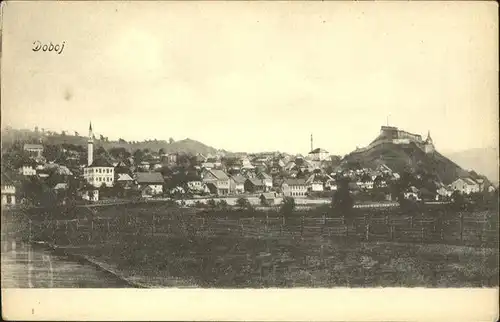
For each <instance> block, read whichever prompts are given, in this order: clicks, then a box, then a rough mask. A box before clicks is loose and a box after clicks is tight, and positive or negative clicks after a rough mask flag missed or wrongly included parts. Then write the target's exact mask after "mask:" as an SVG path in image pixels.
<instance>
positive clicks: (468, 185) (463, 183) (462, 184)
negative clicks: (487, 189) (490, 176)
mask: <svg viewBox="0 0 500 322" xmlns="http://www.w3.org/2000/svg"><path fill="white" fill-rule="evenodd" d="M450 188H451V189H453V190H454V191H459V192H461V193H463V194H470V193H473V192H479V188H480V187H479V184H478V183H477V182H475V181H474V180H472V179H470V178H458V179H457V180H455V181H453V182H452V183H451V184H450Z"/></svg>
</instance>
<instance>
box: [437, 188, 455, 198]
mask: <svg viewBox="0 0 500 322" xmlns="http://www.w3.org/2000/svg"><path fill="white" fill-rule="evenodd" d="M452 193H453V190H451V189H448V188H447V187H445V186H441V187H439V189H437V190H436V200H439V199H442V198H449V197H451V195H452Z"/></svg>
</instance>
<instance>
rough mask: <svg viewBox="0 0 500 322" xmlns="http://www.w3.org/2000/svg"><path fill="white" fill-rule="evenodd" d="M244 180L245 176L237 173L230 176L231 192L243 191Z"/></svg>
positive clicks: (238, 192)
mask: <svg viewBox="0 0 500 322" xmlns="http://www.w3.org/2000/svg"><path fill="white" fill-rule="evenodd" d="M246 180H247V178H245V177H243V176H242V175H239V174H238V175H235V176H232V177H231V192H234V193H236V194H240V193H244V192H245V181H246Z"/></svg>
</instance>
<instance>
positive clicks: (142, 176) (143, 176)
mask: <svg viewBox="0 0 500 322" xmlns="http://www.w3.org/2000/svg"><path fill="white" fill-rule="evenodd" d="M136 181H137V183H164V182H165V181H164V180H163V176H162V175H161V173H160V172H137V178H136Z"/></svg>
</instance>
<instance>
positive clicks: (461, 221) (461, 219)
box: [460, 212, 464, 242]
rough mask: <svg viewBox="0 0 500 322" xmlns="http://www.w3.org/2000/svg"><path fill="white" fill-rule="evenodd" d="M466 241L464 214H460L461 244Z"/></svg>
mask: <svg viewBox="0 0 500 322" xmlns="http://www.w3.org/2000/svg"><path fill="white" fill-rule="evenodd" d="M463 241H464V214H463V213H462V212H461V213H460V242H463Z"/></svg>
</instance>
